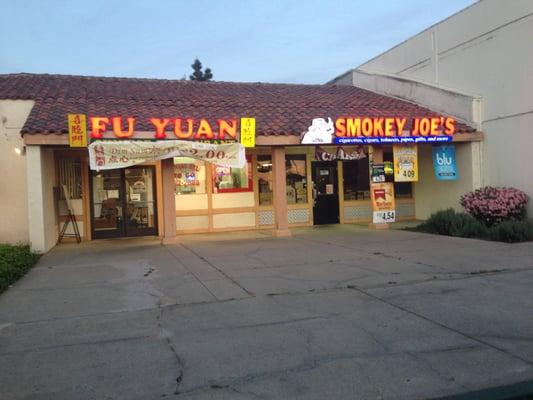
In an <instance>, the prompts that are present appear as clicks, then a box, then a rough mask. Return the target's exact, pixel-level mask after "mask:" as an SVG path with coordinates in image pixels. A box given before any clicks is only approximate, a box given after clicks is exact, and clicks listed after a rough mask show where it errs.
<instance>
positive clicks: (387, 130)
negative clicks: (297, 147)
mask: <svg viewBox="0 0 533 400" xmlns="http://www.w3.org/2000/svg"><path fill="white" fill-rule="evenodd" d="M408 122H409V124H408ZM455 131H456V126H455V119H453V118H450V117H431V118H430V117H421V118H413V119H412V120H410V121H408V119H407V118H405V117H394V118H392V117H391V118H381V117H380V118H371V117H362V118H361V117H357V118H345V117H341V118H337V119H336V120H335V122H334V121H333V120H332V119H331V118H327V119H326V118H315V119H313V121H312V123H311V125H310V126H309V128H308V129H307V131H305V132H303V133H302V135H301V143H302V144H340V145H347V144H379V143H389V144H395V143H396V144H401V143H442V142H451V141H452V140H453V135H454V134H455Z"/></svg>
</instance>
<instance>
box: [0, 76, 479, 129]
mask: <svg viewBox="0 0 533 400" xmlns="http://www.w3.org/2000/svg"><path fill="white" fill-rule="evenodd" d="M0 99H13V100H34V101H35V106H34V107H33V109H32V111H31V113H30V115H29V117H28V119H27V121H26V123H25V125H24V127H23V129H22V130H21V133H23V134H32V133H58V134H62V133H67V114H68V113H79V114H86V115H88V116H117V115H122V116H134V117H137V122H136V130H138V131H143V130H146V131H152V130H153V127H152V126H151V125H150V123H149V118H151V117H158V118H165V117H168V118H172V117H184V118H185V117H187V118H188V117H191V118H197V119H199V118H206V119H208V120H209V121H210V122H212V123H215V122H216V120H217V119H220V118H223V119H230V118H240V117H255V118H256V132H257V134H258V135H299V134H301V133H302V132H303V131H305V130H306V129H307V128H308V127H309V125H310V124H311V121H312V119H313V118H319V117H331V118H333V119H335V118H338V117H341V116H345V117H346V116H353V117H357V116H359V117H362V116H369V117H394V116H404V117H407V118H408V120H410V119H411V118H414V117H432V116H438V115H439V114H438V113H435V112H433V111H431V110H429V109H427V108H424V107H420V106H418V105H416V104H413V103H410V102H407V101H404V100H399V99H396V98H393V97H388V96H383V95H380V94H376V93H373V92H370V91H368V90H364V89H361V88H357V87H353V86H333V85H293V84H271V83H236V82H191V81H184V80H165V79H136V78H107V77H93V76H71V75H41V74H25V73H21V74H7V75H0ZM457 128H458V129H457V130H458V132H473V131H474V130H475V129H473V128H471V127H469V126H467V125H465V124H461V123H458V124H457Z"/></svg>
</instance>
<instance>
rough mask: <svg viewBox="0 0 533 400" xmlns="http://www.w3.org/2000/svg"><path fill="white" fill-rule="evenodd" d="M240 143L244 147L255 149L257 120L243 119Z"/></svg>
mask: <svg viewBox="0 0 533 400" xmlns="http://www.w3.org/2000/svg"><path fill="white" fill-rule="evenodd" d="M240 142H241V144H242V145H243V146H244V147H255V118H241V136H240Z"/></svg>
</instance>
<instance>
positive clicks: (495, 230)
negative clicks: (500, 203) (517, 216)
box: [489, 220, 533, 243]
mask: <svg viewBox="0 0 533 400" xmlns="http://www.w3.org/2000/svg"><path fill="white" fill-rule="evenodd" d="M489 239H490V240H493V241H497V242H507V243H516V242H527V241H530V240H533V221H531V220H525V221H503V222H501V223H499V224H497V225H494V226H492V227H491V228H490V230H489Z"/></svg>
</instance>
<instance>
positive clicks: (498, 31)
mask: <svg viewBox="0 0 533 400" xmlns="http://www.w3.org/2000/svg"><path fill="white" fill-rule="evenodd" d="M531 38H533V1H531V0H513V1H500V0H482V1H480V2H478V3H475V4H474V5H472V6H470V7H468V8H466V9H465V10H463V11H461V12H459V13H457V14H455V15H453V16H451V17H449V18H448V19H445V20H444V21H442V22H440V23H438V24H436V25H434V26H432V27H430V28H428V29H427V30H425V31H423V32H421V33H420V34H418V35H416V36H414V37H412V38H410V39H408V40H407V41H405V42H403V43H401V44H399V45H398V46H396V47H393V48H392V49H390V50H388V51H386V52H385V53H383V54H381V55H378V56H377V57H375V58H373V59H371V60H369V61H368V62H366V63H364V64H362V65H360V66H359V67H357V69H360V70H362V71H365V72H369V73H382V74H389V75H395V76H398V77H402V78H407V79H411V80H414V81H422V82H427V83H430V84H432V85H436V86H440V87H443V88H447V89H455V90H457V91H459V92H463V93H471V94H474V95H479V96H480V97H481V99H482V100H481V130H482V131H483V132H484V133H485V140H484V142H483V155H484V158H483V163H482V164H483V171H482V173H483V176H482V180H481V182H480V183H481V184H484V185H500V186H515V187H517V188H519V189H521V190H524V191H525V192H526V193H528V194H529V196H530V197H531V198H533V178H531V174H529V170H530V164H531V163H530V158H531V155H532V154H533V134H532V130H531V126H532V123H533V44H532V43H533V42H532V39H531ZM413 100H414V101H416V102H418V101H417V99H413ZM420 103H421V104H423V102H422V101H420ZM429 172H432V171H431V170H430V171H428V173H429ZM461 172H463V171H461ZM530 214H533V201H531V202H530Z"/></svg>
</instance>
